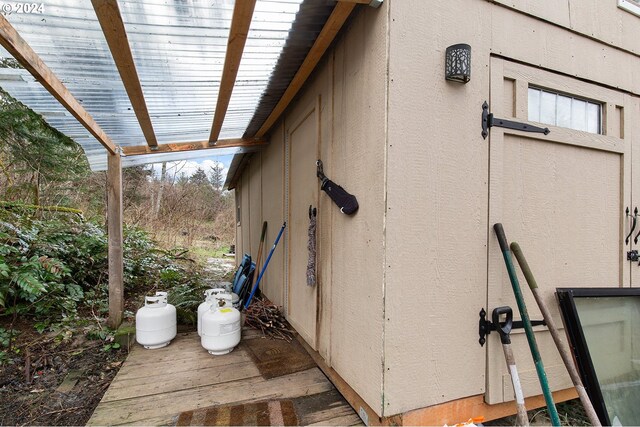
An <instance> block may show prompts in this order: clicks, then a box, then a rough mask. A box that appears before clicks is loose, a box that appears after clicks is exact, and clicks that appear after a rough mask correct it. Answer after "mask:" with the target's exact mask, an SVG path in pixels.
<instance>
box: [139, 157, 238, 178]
mask: <svg viewBox="0 0 640 427" xmlns="http://www.w3.org/2000/svg"><path fill="white" fill-rule="evenodd" d="M232 158H233V156H218V157H208V158H204V159H194V160H181V161H177V162H167V174H168V175H169V176H170V177H173V176H175V175H178V176H180V175H181V174H183V173H184V174H185V175H186V176H191V175H193V174H194V173H195V171H197V170H198V168H201V169H202V170H204V171H205V173H206V174H207V175H209V173H210V172H211V168H213V167H214V166H215V165H216V164H221V165H222V167H223V168H224V170H223V171H222V175H223V180H224V179H227V172H229V165H230V163H231V159H232ZM148 166H149V167H150V168H151V170H152V171H153V174H154V175H155V176H156V177H160V173H161V171H162V163H153V164H150V165H148Z"/></svg>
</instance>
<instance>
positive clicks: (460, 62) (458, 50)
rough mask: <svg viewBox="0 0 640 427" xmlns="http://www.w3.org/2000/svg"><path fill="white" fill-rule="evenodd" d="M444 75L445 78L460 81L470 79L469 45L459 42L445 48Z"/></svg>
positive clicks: (464, 81) (463, 81)
mask: <svg viewBox="0 0 640 427" xmlns="http://www.w3.org/2000/svg"><path fill="white" fill-rule="evenodd" d="M444 76H445V79H447V80H452V81H454V82H460V83H467V82H468V81H469V80H471V46H469V45H468V44H464V43H460V44H454V45H452V46H449V47H448V48H447V51H446V54H445V64H444Z"/></svg>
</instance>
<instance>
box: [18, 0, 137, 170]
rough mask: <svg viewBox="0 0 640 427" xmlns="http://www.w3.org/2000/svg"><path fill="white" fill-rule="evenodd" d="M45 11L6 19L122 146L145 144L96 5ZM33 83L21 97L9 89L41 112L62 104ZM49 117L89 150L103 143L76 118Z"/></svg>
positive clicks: (46, 6) (60, 4)
mask: <svg viewBox="0 0 640 427" xmlns="http://www.w3.org/2000/svg"><path fill="white" fill-rule="evenodd" d="M42 10H43V13H12V14H9V15H7V16H6V17H7V19H8V20H9V22H10V23H11V24H12V25H13V26H14V27H15V28H16V30H17V31H18V32H19V33H20V35H21V36H22V37H23V38H24V39H25V40H26V41H27V43H29V45H30V46H31V47H32V48H33V50H34V51H35V52H36V53H37V54H38V56H40V58H41V59H42V60H43V61H44V63H45V64H47V66H48V67H49V68H50V69H51V70H52V71H53V72H54V73H55V74H56V75H57V76H58V77H59V78H60V80H61V81H62V83H64V85H65V86H66V87H67V88H68V89H69V91H70V92H71V93H72V94H73V95H74V96H75V97H76V98H77V99H78V101H79V102H80V103H81V104H82V105H83V107H84V108H85V109H86V110H87V111H88V112H89V114H91V116H92V117H93V118H94V119H95V121H96V122H97V123H98V125H100V127H102V128H103V129H104V131H105V132H106V133H107V134H108V135H109V136H110V137H111V139H112V140H113V141H114V142H115V143H116V144H122V145H138V144H140V143H144V141H145V139H144V136H143V135H142V131H141V129H140V125H139V124H138V122H137V120H136V117H135V114H134V112H133V110H132V108H131V103H130V101H129V98H128V96H127V94H126V91H125V89H124V86H123V84H122V82H121V81H120V75H119V73H118V70H117V68H116V66H115V63H114V62H113V59H112V57H111V53H110V52H109V49H108V47H107V43H106V41H105V38H104V35H103V34H102V29H101V28H100V24H99V23H98V21H97V18H96V16H95V12H94V11H93V8H92V7H91V3H90V2H88V1H83V2H78V1H71V0H46V1H44V2H43V8H42ZM28 83H29V84H28V85H27V86H28V87H29V89H27V88H24V89H21V90H20V91H18V92H17V93H16V94H14V93H12V90H11V89H10V88H9V87H7V90H8V91H9V93H11V94H12V95H14V96H16V98H17V99H19V100H20V101H21V102H23V103H25V104H26V105H28V106H29V107H30V108H32V109H33V110H35V111H37V112H41V111H47V110H52V109H53V108H54V106H56V104H57V101H56V100H55V99H54V98H53V97H52V96H51V95H48V93H46V91H44V90H43V89H42V88H41V87H38V86H39V83H37V82H35V81H34V79H33V78H31V76H29V80H28ZM58 107H59V106H58ZM45 117H46V116H45ZM46 118H47V120H48V121H49V122H50V123H51V124H52V125H53V126H55V127H56V128H58V129H59V130H60V131H61V132H63V133H65V134H70V135H73V136H74V139H75V140H76V141H77V142H78V143H81V144H82V145H83V147H84V148H85V150H86V151H87V152H92V151H93V148H94V147H97V146H98V145H99V144H98V142H97V141H96V140H95V139H94V138H93V137H92V136H91V135H90V134H89V133H88V132H87V131H86V130H84V128H82V127H81V126H80V125H79V124H78V122H77V121H76V120H75V118H74V117H73V116H71V115H70V114H68V115H64V116H58V117H56V118H55V119H54V118H49V117H46ZM54 123H55V124H54ZM80 129H82V130H80ZM89 161H90V162H91V158H89Z"/></svg>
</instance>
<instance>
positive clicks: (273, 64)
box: [0, 0, 382, 328]
mask: <svg viewBox="0 0 640 427" xmlns="http://www.w3.org/2000/svg"><path fill="white" fill-rule="evenodd" d="M381 2H382V0H339V1H334V0H237V1H235V2H234V1H233V0H209V1H204V0H120V1H119V2H118V1H117V0H91V3H90V4H89V2H88V1H83V2H79V1H77V0H48V1H45V2H44V3H43V4H42V9H41V10H38V9H35V8H34V9H31V10H29V9H26V8H23V10H19V9H18V7H19V6H18V4H17V3H16V4H15V5H13V6H11V8H8V6H3V9H2V11H3V12H4V16H2V15H0V44H1V45H2V46H3V47H4V49H6V51H7V52H8V53H9V54H11V55H12V56H13V58H15V60H17V61H18V62H19V64H20V65H21V66H22V67H24V69H20V68H4V69H0V86H2V87H3V88H4V89H5V90H6V91H7V92H8V93H10V94H11V95H12V96H14V97H15V98H17V99H18V100H20V101H21V102H23V103H24V104H26V105H27V106H28V107H30V108H32V109H33V110H34V111H36V112H37V113H40V114H42V115H43V117H44V118H45V119H46V120H47V121H48V122H49V123H50V124H51V125H52V126H53V127H55V128H57V129H58V130H60V131H61V132H62V133H65V134H67V135H68V136H70V137H72V138H73V139H74V140H76V141H77V142H78V143H79V144H80V145H81V146H82V147H83V149H84V150H85V154H86V155H87V158H88V160H89V163H90V165H91V168H92V169H93V170H104V169H106V170H107V222H108V235H109V326H111V327H113V328H115V327H117V326H118V325H120V323H121V321H122V315H123V310H124V298H123V293H124V287H123V257H122V167H126V166H131V165H136V164H144V163H153V162H159V161H170V160H182V159H186V158H193V157H198V156H200V157H204V156H207V155H219V154H230V153H241V152H250V151H255V150H259V149H261V148H263V147H264V146H266V144H267V142H268V132H269V130H270V128H271V127H272V126H273V125H274V124H275V123H276V122H277V121H278V119H279V118H280V116H281V115H282V113H283V112H284V111H285V110H286V108H287V106H288V105H289V103H290V102H291V101H292V100H293V98H294V97H295V95H296V94H297V93H298V91H299V90H300V88H301V87H302V86H303V84H304V83H305V81H306V80H307V78H308V77H309V75H310V74H311V72H312V71H313V69H314V68H315V66H316V65H317V64H318V62H319V61H320V59H321V58H322V56H323V54H324V52H325V51H326V50H327V48H328V47H329V45H330V44H331V43H332V41H333V39H334V38H335V36H336V34H337V33H338V32H339V31H340V29H341V28H342V26H343V24H344V23H345V21H346V20H347V19H348V17H349V16H350V14H351V13H352V11H353V10H354V8H355V7H356V6H357V5H358V4H368V5H371V6H374V7H376V6H379V4H380V3H381ZM29 12H30V13H29ZM29 74H30V75H29ZM33 79H35V80H33ZM36 81H37V82H38V83H39V84H40V85H41V86H40V85H36V84H35V82H36ZM45 90H46V91H45ZM47 92H48V93H47Z"/></svg>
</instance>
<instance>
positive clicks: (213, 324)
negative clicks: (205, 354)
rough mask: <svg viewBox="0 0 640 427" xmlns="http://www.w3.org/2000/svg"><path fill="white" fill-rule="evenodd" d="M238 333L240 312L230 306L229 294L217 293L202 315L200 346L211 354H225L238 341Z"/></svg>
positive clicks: (239, 332)
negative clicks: (209, 306)
mask: <svg viewBox="0 0 640 427" xmlns="http://www.w3.org/2000/svg"><path fill="white" fill-rule="evenodd" d="M240 335H241V325H240V312H239V311H238V310H237V309H235V308H233V307H232V306H231V295H229V294H220V295H218V296H217V298H216V299H215V301H214V303H213V305H212V306H211V308H210V309H209V310H208V311H207V312H206V313H204V315H203V316H202V336H201V338H200V342H201V343H202V347H204V348H205V350H207V351H209V353H211V354H213V355H221V354H227V353H229V352H230V351H231V350H233V349H234V347H235V346H237V345H238V343H240Z"/></svg>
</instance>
